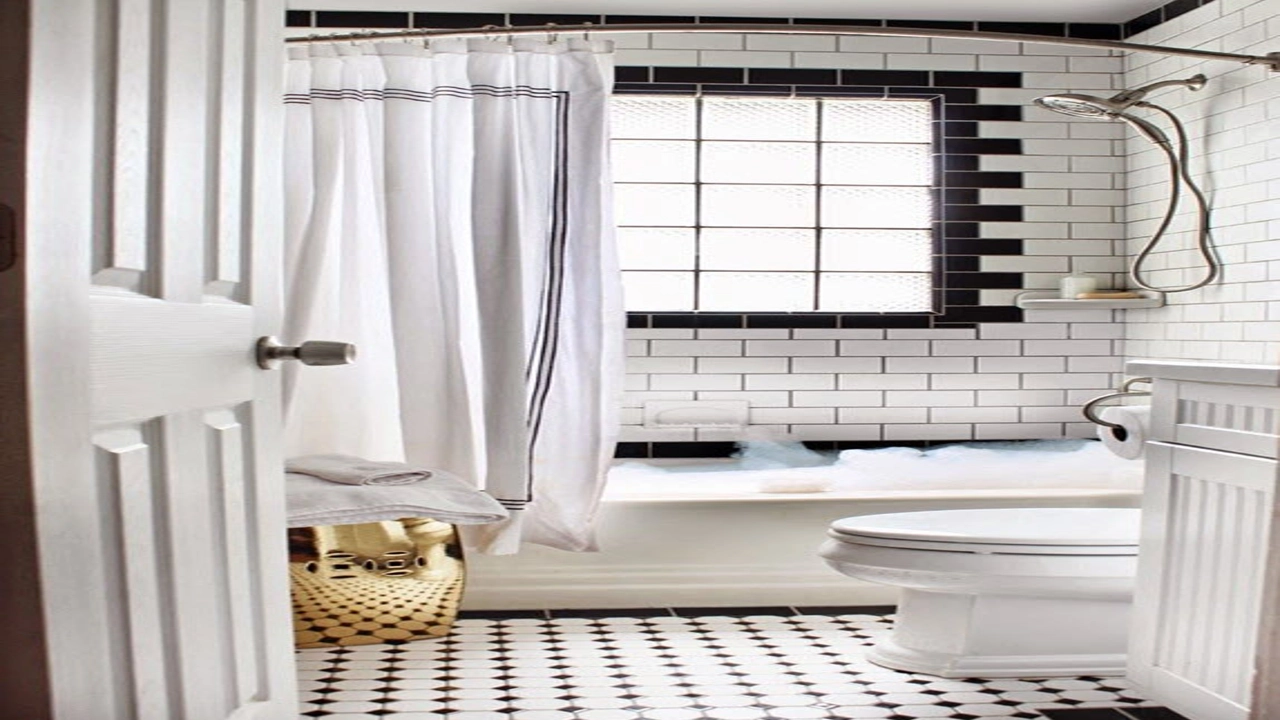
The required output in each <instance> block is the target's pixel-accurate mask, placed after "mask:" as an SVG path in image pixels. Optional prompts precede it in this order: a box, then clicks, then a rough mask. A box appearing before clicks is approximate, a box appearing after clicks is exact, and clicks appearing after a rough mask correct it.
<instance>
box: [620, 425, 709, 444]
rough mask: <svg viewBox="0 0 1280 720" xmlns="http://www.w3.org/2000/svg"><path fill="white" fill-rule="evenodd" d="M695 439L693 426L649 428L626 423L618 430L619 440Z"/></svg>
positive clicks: (674, 440)
mask: <svg viewBox="0 0 1280 720" xmlns="http://www.w3.org/2000/svg"><path fill="white" fill-rule="evenodd" d="M693 439H694V433H693V430H692V429H691V428H647V427H643V426H639V425H626V426H623V427H621V428H619V430H618V442H689V441H692V440H693Z"/></svg>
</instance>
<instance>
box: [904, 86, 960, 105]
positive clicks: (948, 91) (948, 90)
mask: <svg viewBox="0 0 1280 720" xmlns="http://www.w3.org/2000/svg"><path fill="white" fill-rule="evenodd" d="M889 90H890V91H891V92H893V93H894V94H898V93H904V94H905V93H913V92H916V93H918V92H921V91H924V92H927V93H929V94H932V95H941V96H942V97H943V98H944V99H945V100H946V101H947V107H951V105H952V104H956V105H973V104H974V103H976V102H978V91H977V90H976V89H974V88H966V87H933V88H896V87H895V88H889Z"/></svg>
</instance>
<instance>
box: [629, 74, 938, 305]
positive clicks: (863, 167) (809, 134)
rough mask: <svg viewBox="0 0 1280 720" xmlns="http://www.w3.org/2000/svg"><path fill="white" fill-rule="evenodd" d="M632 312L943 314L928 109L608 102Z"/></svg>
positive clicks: (862, 104)
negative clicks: (936, 271) (936, 303)
mask: <svg viewBox="0 0 1280 720" xmlns="http://www.w3.org/2000/svg"><path fill="white" fill-rule="evenodd" d="M613 138H614V139H613V165H614V179H615V181H616V185H615V193H616V197H617V201H616V213H617V223H618V226H619V227H618V244H619V252H620V256H621V262H622V269H623V279H624V283H625V286H626V293H627V309H628V310H630V311H633V312H681V311H708V312H927V311H930V310H932V309H933V285H934V283H933V273H932V267H933V266H932V263H933V237H932V231H931V226H932V221H933V219H934V210H933V207H932V188H933V184H934V182H933V173H934V170H933V167H934V165H933V157H932V156H933V152H934V150H933V105H932V103H931V102H930V101H929V100H922V99H881V98H876V99H864V98H769V97H766V98H761V97H703V98H693V97H673V96H670V95H662V96H654V95H621V96H617V97H615V98H614V99H613Z"/></svg>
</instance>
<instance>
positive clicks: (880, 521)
mask: <svg viewBox="0 0 1280 720" xmlns="http://www.w3.org/2000/svg"><path fill="white" fill-rule="evenodd" d="M1140 513H1141V511H1140V510H1138V509H1136V508H999V509H983V510H932V511H925V512H907V513H889V514H884V515H860V516H856V517H850V518H844V519H843V520H837V521H835V522H834V523H832V524H831V535H832V536H833V537H836V538H837V539H844V538H847V539H848V540H849V541H851V542H858V541H859V540H862V539H865V540H867V541H869V542H870V543H871V544H876V545H893V544H897V543H899V542H901V543H904V546H906V547H923V546H925V545H926V544H927V545H934V544H939V545H942V546H946V545H951V544H956V545H996V546H1027V547H1032V546H1041V547H1045V546H1047V547H1052V548H1061V549H1060V550H1058V552H1063V551H1064V550H1066V548H1077V549H1080V550H1083V549H1084V548H1099V547H1108V548H1135V549H1136V548H1137V545H1138V530H1139V522H1140ZM956 549H957V550H959V549H960V548H959V547H957V548H956Z"/></svg>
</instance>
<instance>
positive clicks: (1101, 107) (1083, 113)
mask: <svg viewBox="0 0 1280 720" xmlns="http://www.w3.org/2000/svg"><path fill="white" fill-rule="evenodd" d="M1207 79H1208V78H1206V77H1205V76H1204V75H1193V76H1192V77H1189V78H1187V79H1185V80H1163V81H1161V82H1155V83H1151V84H1150V85H1143V86H1142V87H1140V88H1134V89H1132V90H1123V91H1121V92H1119V93H1116V94H1115V95H1112V96H1111V97H1109V98H1100V97H1096V96H1093V95H1078V94H1075V93H1062V94H1059V95H1046V96H1044V97H1039V98H1036V99H1035V103H1036V105H1039V106H1040V107H1042V108H1045V109H1046V110H1052V111H1054V112H1056V113H1062V114H1063V115H1071V116H1074V117H1086V118H1096V119H1098V120H1107V119H1111V118H1116V117H1121V116H1122V115H1123V114H1124V111H1125V110H1127V109H1129V108H1131V107H1133V106H1134V105H1137V104H1139V103H1140V102H1141V100H1142V98H1144V97H1146V96H1147V94H1148V93H1150V92H1151V91H1152V90H1156V89H1159V88H1162V87H1171V86H1175V85H1181V86H1183V87H1186V88H1188V89H1191V90H1199V89H1200V88H1202V87H1204V84H1205V81H1206V80H1207ZM1140 130H1141V128H1140ZM1144 134H1145V132H1144Z"/></svg>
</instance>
